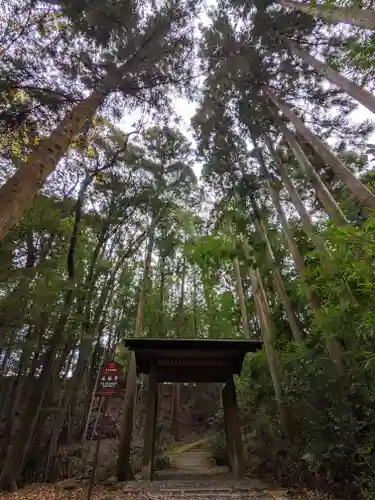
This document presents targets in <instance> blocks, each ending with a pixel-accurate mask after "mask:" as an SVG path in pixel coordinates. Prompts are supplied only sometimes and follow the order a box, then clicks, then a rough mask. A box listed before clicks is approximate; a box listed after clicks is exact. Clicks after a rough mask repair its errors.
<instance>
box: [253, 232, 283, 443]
mask: <svg viewBox="0 0 375 500" xmlns="http://www.w3.org/2000/svg"><path fill="white" fill-rule="evenodd" d="M243 248H244V253H245V256H246V257H247V258H248V259H249V257H250V248H249V244H248V242H247V240H246V239H244V240H243ZM249 276H250V281H251V288H252V291H253V296H254V301H255V308H256V312H257V316H258V319H259V323H260V329H261V333H262V338H263V342H264V347H265V349H266V354H267V361H268V366H269V370H270V374H271V378H272V383H273V388H274V392H275V398H276V402H277V405H278V408H279V413H280V423H281V427H282V429H283V431H284V433H285V435H286V436H289V435H290V426H289V417H288V411H287V408H286V407H285V404H284V402H283V391H282V384H283V380H284V368H283V364H282V360H281V355H280V353H279V352H278V350H277V348H276V327H275V325H274V323H273V321H272V319H271V315H270V310H269V305H268V301H267V296H266V293H265V291H264V287H263V282H262V278H261V276H260V274H259V271H258V269H254V268H249Z"/></svg>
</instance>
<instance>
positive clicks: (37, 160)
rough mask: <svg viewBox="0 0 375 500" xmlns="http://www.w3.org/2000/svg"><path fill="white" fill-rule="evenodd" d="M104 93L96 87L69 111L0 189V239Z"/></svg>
mask: <svg viewBox="0 0 375 500" xmlns="http://www.w3.org/2000/svg"><path fill="white" fill-rule="evenodd" d="M107 94H108V88H107V87H106V86H105V85H102V86H99V88H98V89H97V90H95V91H94V92H92V93H91V94H90V95H89V96H88V97H87V98H86V99H84V100H83V101H81V102H80V103H79V104H77V105H76V106H75V107H74V108H73V109H72V110H71V111H69V112H68V113H67V114H66V116H65V118H64V119H63V121H62V122H61V123H60V124H59V125H58V126H57V127H56V129H55V130H54V131H53V132H52V133H51V134H50V136H49V137H48V138H47V139H44V140H43V141H41V143H40V144H39V146H38V147H36V148H35V150H34V151H33V152H32V153H31V154H30V156H29V157H28V159H27V161H26V162H25V163H21V164H20V167H19V169H18V170H17V172H16V173H15V174H14V175H13V176H12V177H11V178H10V179H8V181H7V182H6V183H5V184H3V186H2V187H1V188H0V240H2V239H3V238H4V237H5V236H6V234H7V233H8V231H9V230H10V228H11V227H12V226H13V225H14V224H15V223H16V222H18V221H19V220H20V219H21V217H22V214H23V213H24V211H25V210H26V209H27V208H28V206H29V205H30V204H31V202H32V201H33V199H34V196H35V195H36V193H37V192H38V190H39V189H40V188H41V187H42V186H43V184H44V182H45V180H46V179H47V177H48V176H49V175H50V174H51V173H52V172H53V171H54V170H55V168H56V167H57V164H58V162H59V161H60V160H61V158H62V157H63V156H64V155H65V153H66V152H67V151H68V149H69V146H70V144H71V143H72V141H73V139H74V138H75V137H76V136H77V134H79V133H80V132H81V131H82V129H83V128H84V126H85V125H86V124H87V123H88V121H89V120H91V118H92V117H93V116H94V114H95V113H96V111H97V109H98V108H99V107H100V106H101V105H102V104H103V102H104V100H105V98H106V96H107Z"/></svg>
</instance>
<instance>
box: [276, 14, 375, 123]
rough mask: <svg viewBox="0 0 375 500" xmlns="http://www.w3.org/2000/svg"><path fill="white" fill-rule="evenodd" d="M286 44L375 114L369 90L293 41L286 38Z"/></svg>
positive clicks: (373, 101) (373, 97) (373, 98)
mask: <svg viewBox="0 0 375 500" xmlns="http://www.w3.org/2000/svg"><path fill="white" fill-rule="evenodd" d="M372 12H374V11H372ZM374 14H375V12H374ZM284 42H285V44H286V46H287V47H288V48H289V49H290V50H291V52H293V53H294V54H296V55H297V56H298V57H300V58H301V59H302V60H303V61H304V62H305V63H306V64H309V65H310V66H312V67H313V68H314V69H315V70H316V71H317V72H318V73H319V74H320V75H322V76H325V77H326V78H327V80H328V81H329V82H331V83H332V84H333V85H336V86H337V87H339V88H340V89H342V90H344V91H345V92H347V93H348V94H349V95H350V96H351V97H353V99H355V100H356V101H358V102H359V103H360V104H362V105H363V106H364V107H365V108H367V109H368V110H369V111H371V112H372V113H375V96H373V95H372V94H371V93H370V92H369V91H368V90H366V89H363V88H362V87H360V86H359V85H357V84H356V83H355V82H352V81H351V80H349V78H346V76H344V75H342V74H341V73H339V72H337V71H335V70H334V69H332V68H331V67H330V66H328V65H327V64H326V63H324V62H322V61H319V59H316V57H314V56H312V55H311V54H309V52H307V51H306V50H303V49H302V48H301V47H299V46H298V45H297V44H296V43H295V42H293V41H292V40H288V39H286V38H284Z"/></svg>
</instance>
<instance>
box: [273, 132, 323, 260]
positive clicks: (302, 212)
mask: <svg viewBox="0 0 375 500" xmlns="http://www.w3.org/2000/svg"><path fill="white" fill-rule="evenodd" d="M264 139H265V142H266V144H267V148H268V150H269V152H270V154H271V156H272V158H273V160H274V162H275V165H276V167H277V170H278V172H279V174H280V177H281V179H282V181H283V183H284V185H285V187H286V189H287V191H288V194H289V197H290V199H291V201H292V203H293V205H294V207H295V208H296V210H297V212H298V215H299V216H300V218H301V222H302V226H303V229H304V231H305V233H306V234H307V236H309V238H310V239H311V241H312V242H313V244H314V246H315V248H316V249H317V250H318V252H319V255H320V256H321V258H322V262H323V263H328V262H330V260H331V259H330V257H329V254H328V251H327V249H326V247H325V243H324V240H323V238H322V237H321V236H320V235H319V234H318V233H317V232H316V229H315V227H314V224H313V223H312V220H311V217H310V215H309V213H308V211H307V210H306V208H305V206H304V204H303V202H302V200H301V198H300V196H299V194H298V192H297V189H296V188H295V187H294V185H293V183H292V181H291V179H290V177H289V175H288V172H287V169H286V168H285V165H284V164H283V162H282V161H281V160H280V158H279V156H278V155H277V153H276V151H275V150H274V148H273V146H272V143H271V141H270V139H269V138H268V136H264Z"/></svg>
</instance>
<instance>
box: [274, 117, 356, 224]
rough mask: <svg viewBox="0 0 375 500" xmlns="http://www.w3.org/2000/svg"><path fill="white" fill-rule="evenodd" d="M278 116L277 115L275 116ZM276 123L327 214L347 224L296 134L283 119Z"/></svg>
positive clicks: (336, 222) (335, 220) (340, 222)
mask: <svg viewBox="0 0 375 500" xmlns="http://www.w3.org/2000/svg"><path fill="white" fill-rule="evenodd" d="M275 118H276V117H275ZM276 124H277V126H278V128H279V130H280V132H281V133H282V134H283V136H284V138H285V140H286V141H287V143H288V145H289V147H290V149H291V150H292V152H293V154H294V156H295V158H296V159H297V161H298V163H299V165H300V167H301V169H302V171H303V173H304V174H305V175H306V177H307V178H308V179H309V180H310V181H311V184H312V185H313V188H314V191H315V193H316V194H317V196H318V198H319V200H320V202H321V203H322V205H323V207H324V210H325V212H326V213H327V215H328V216H329V217H330V218H331V219H332V220H333V221H334V223H335V224H336V225H337V226H345V225H346V224H348V221H347V220H346V218H345V215H344V214H343V213H342V211H341V209H340V207H339V206H338V204H337V203H336V201H335V199H334V198H333V196H332V195H331V193H330V192H329V191H328V189H327V187H326V186H325V184H324V182H323V181H322V179H321V178H320V177H319V175H318V174H317V172H316V171H315V169H314V167H313V166H312V165H311V163H310V161H309V159H308V158H307V156H306V155H305V153H304V152H303V150H302V148H301V146H300V145H299V144H298V142H297V141H296V139H295V137H294V135H293V134H292V133H291V132H290V130H289V129H288V128H287V127H286V125H285V124H284V123H283V121H282V120H280V119H277V118H276Z"/></svg>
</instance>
